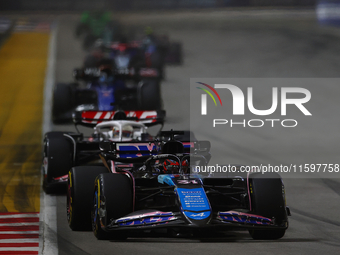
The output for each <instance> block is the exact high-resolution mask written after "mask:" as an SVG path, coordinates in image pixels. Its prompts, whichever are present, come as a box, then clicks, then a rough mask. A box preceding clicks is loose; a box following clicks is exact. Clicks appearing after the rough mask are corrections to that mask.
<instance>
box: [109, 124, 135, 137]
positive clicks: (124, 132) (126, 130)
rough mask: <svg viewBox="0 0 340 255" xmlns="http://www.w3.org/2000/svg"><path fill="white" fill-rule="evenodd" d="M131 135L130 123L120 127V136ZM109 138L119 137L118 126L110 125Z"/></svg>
mask: <svg viewBox="0 0 340 255" xmlns="http://www.w3.org/2000/svg"><path fill="white" fill-rule="evenodd" d="M132 137H133V127H132V126H131V125H126V126H123V127H122V138H132ZM111 138H119V127H117V126H114V127H112V132H111Z"/></svg>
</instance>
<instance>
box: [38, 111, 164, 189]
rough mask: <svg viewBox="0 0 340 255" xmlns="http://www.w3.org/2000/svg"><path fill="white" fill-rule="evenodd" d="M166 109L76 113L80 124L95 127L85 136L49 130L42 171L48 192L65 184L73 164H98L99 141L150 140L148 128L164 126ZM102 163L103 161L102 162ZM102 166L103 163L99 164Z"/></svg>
mask: <svg viewBox="0 0 340 255" xmlns="http://www.w3.org/2000/svg"><path fill="white" fill-rule="evenodd" d="M164 117H165V111H125V112H122V111H84V112H77V113H76V114H75V115H74V123H75V127H76V130H77V131H78V128H77V126H78V125H82V126H85V127H90V128H93V133H92V134H91V135H89V136H85V135H84V134H83V133H80V132H79V131H78V132H76V133H75V132H59V131H54V132H48V133H46V134H45V137H44V148H43V149H44V155H43V164H42V172H43V176H44V181H43V187H44V190H45V191H46V193H51V192H53V191H56V190H57V189H58V187H60V186H63V185H64V186H65V184H66V182H67V177H68V171H69V170H70V169H71V167H73V166H78V165H86V164H94V165H95V164H98V162H97V161H98V160H99V161H100V158H99V153H100V150H99V143H100V142H101V141H104V140H109V141H121V142H128V141H144V142H145V141H149V140H150V139H151V140H152V139H153V138H152V137H151V136H150V134H148V133H147V127H150V126H155V125H161V128H162V126H163V122H164ZM100 162H101V161H100ZM100 165H101V164H100Z"/></svg>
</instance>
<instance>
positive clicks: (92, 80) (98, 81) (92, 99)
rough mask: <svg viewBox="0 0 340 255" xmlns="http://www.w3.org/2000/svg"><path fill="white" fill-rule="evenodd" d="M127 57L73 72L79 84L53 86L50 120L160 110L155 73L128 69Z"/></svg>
mask: <svg viewBox="0 0 340 255" xmlns="http://www.w3.org/2000/svg"><path fill="white" fill-rule="evenodd" d="M130 63H132V59H131V55H129V54H122V55H116V56H115V58H114V62H112V61H110V63H106V64H103V65H101V66H99V67H98V68H84V69H76V70H74V74H73V75H74V77H75V79H76V80H78V81H83V82H84V83H83V84H80V83H69V84H63V83H59V84H56V86H55V87H54V92H53V103H52V120H53V122H54V123H55V124H59V123H64V122H69V121H71V120H72V113H73V112H75V111H84V110H99V111H112V110H119V109H124V110H142V111H146V110H160V109H161V108H162V100H161V88H160V79H159V77H158V76H159V73H158V71H157V69H155V68H148V67H138V68H137V65H136V64H135V65H130Z"/></svg>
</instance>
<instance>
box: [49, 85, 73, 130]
mask: <svg viewBox="0 0 340 255" xmlns="http://www.w3.org/2000/svg"><path fill="white" fill-rule="evenodd" d="M73 101H74V100H73V91H72V87H71V85H70V84H64V83H58V84H56V85H55V87H54V91H53V102H52V121H53V123H54V124H61V123H65V122H67V121H70V120H71V118H72V116H71V115H70V116H69V117H68V118H66V117H65V114H66V113H67V112H68V111H70V110H71V109H72V107H73Z"/></svg>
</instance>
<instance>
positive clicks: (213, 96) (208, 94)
mask: <svg viewBox="0 0 340 255" xmlns="http://www.w3.org/2000/svg"><path fill="white" fill-rule="evenodd" d="M197 88H198V89H201V90H203V91H205V92H207V93H208V95H209V96H210V97H211V98H212V99H213V100H214V103H215V105H216V106H217V103H216V100H215V98H214V96H213V95H212V94H211V93H210V91H209V90H206V89H202V88H200V87H197Z"/></svg>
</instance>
